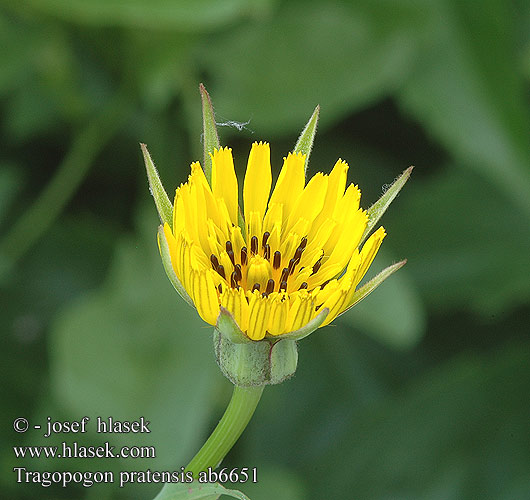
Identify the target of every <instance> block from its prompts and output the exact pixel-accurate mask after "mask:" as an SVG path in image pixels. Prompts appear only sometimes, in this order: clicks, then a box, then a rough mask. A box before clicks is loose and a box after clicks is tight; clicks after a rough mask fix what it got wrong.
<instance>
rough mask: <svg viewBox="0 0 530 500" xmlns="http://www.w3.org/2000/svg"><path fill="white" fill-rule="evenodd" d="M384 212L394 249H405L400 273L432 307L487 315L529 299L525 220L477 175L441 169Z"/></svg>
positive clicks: (529, 243) (528, 235) (529, 235)
mask: <svg viewBox="0 0 530 500" xmlns="http://www.w3.org/2000/svg"><path fill="white" fill-rule="evenodd" d="M400 214H406V217H402V216H401V215H400ZM387 217H388V219H389V222H388V227H392V243H393V247H394V250H396V251H398V253H399V255H401V252H407V258H408V259H409V260H408V263H407V266H406V269H407V271H408V272H410V273H411V275H412V276H413V277H414V280H415V283H416V284H417V285H418V287H419V288H420V290H421V292H422V294H423V296H424V297H425V298H426V299H427V300H428V301H429V303H430V304H431V305H432V307H434V308H436V310H437V311H440V310H441V309H442V308H446V307H452V308H455V307H459V308H472V309H473V310H475V311H476V312H478V313H481V314H483V315H484V316H486V317H489V316H491V315H494V314H499V313H507V312H508V311H510V310H512V309H514V308H516V307H517V306H518V305H521V304H526V303H528V301H529V300H530V280H529V279H528V276H530V260H529V259H528V248H530V232H529V231H528V220H527V219H526V217H525V215H524V214H523V213H521V211H520V210H518V207H517V206H515V205H514V202H513V200H511V199H508V198H506V197H504V196H503V195H502V194H501V193H499V192H498V191H497V190H496V189H495V187H494V186H492V185H491V184H489V183H487V182H486V181H485V180H484V179H483V178H481V177H479V176H478V175H477V174H476V173H473V172H469V171H464V170H459V169H457V168H448V169H447V170H446V171H445V172H443V173H440V174H439V175H437V176H435V177H432V178H431V179H429V180H427V181H421V180H418V181H416V182H415V184H414V189H411V190H410V191H409V192H408V193H407V196H402V197H401V199H400V210H399V213H392V212H391V213H389V214H388V215H387ZM411 237H413V239H414V244H413V245H411V244H410V239H411Z"/></svg>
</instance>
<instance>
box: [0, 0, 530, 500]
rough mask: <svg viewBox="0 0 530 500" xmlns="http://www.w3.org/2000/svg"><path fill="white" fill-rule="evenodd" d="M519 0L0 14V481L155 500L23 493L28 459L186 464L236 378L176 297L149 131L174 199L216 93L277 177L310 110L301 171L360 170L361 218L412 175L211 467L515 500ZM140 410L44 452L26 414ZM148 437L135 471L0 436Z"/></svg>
mask: <svg viewBox="0 0 530 500" xmlns="http://www.w3.org/2000/svg"><path fill="white" fill-rule="evenodd" d="M529 6H530V4H529V3H528V2H525V1H522V0H520V1H501V0H485V1H483V2H474V1H472V0H469V1H458V0H432V1H428V0H426V1H419V0H417V1H416V0H404V1H390V0H360V1H356V2H351V3H350V2H346V1H331V2H317V1H302V0H299V1H291V2H285V1H284V2H281V1H272V0H256V1H251V2H249V1H244V0H200V1H197V0H195V1H193V0H184V1H180V2H178V1H174V2H172V1H169V0H151V1H150V2H147V1H141V0H130V1H120V0H27V1H15V0H13V1H8V0H3V1H2V2H0V39H1V42H2V45H1V46H2V51H1V64H0V112H1V123H0V126H1V137H2V139H1V149H0V224H1V225H0V231H1V234H0V294H1V295H0V300H1V304H2V305H1V307H0V325H1V342H2V349H1V356H2V361H1V367H2V383H1V385H0V387H1V389H0V390H1V394H2V408H3V411H2V412H1V417H0V424H1V425H0V431H1V442H2V450H1V456H0V459H1V460H0V463H1V466H2V473H1V475H0V478H1V479H0V481H1V483H0V489H1V491H2V494H1V496H2V497H3V498H10V499H30V498H31V499H34V498H42V499H61V498H68V499H74V498H83V499H103V500H105V499H126V498H127V499H150V498H152V497H153V496H154V495H155V494H156V492H157V491H158V489H159V486H158V485H145V484H139V485H138V484H137V485H134V486H132V487H129V488H125V489H123V490H119V488H118V486H117V485H116V484H114V485H108V486H95V487H93V488H90V489H84V488H83V487H80V486H77V487H76V486H71V487H69V488H67V489H62V488H60V487H53V486H52V487H50V488H48V489H43V488H41V487H40V486H39V485H17V484H16V483H15V474H14V472H12V469H13V467H16V466H25V467H27V468H28V469H29V470H39V469H40V470H61V469H64V470H83V469H88V470H113V471H115V472H116V473H117V472H118V471H120V470H130V469H139V470H145V469H147V468H150V469H151V470H174V469H178V468H179V467H180V465H184V464H185V463H186V462H187V461H188V460H189V459H190V457H191V456H192V455H193V454H194V452H195V451H196V450H197V449H198V447H199V446H200V444H201V442H203V441H204V439H205V438H206V436H207V435H208V433H209V432H210V430H211V429H212V427H213V425H214V424H215V423H216V421H217V419H218V418H219V417H220V415H221V413H222V411H223V409H224V407H225V405H226V403H227V401H228V399H229V396H230V391H231V386H230V383H229V382H228V381H227V380H225V379H224V378H223V376H222V375H221V373H220V372H219V370H218V368H217V366H216V365H215V360H214V356H213V350H212V347H211V330H210V327H206V326H205V325H204V323H202V322H201V321H200V319H199V317H198V316H197V314H196V313H195V312H194V311H193V310H192V309H191V308H189V307H188V306H187V305H186V304H185V303H184V302H183V301H182V300H181V299H180V298H179V297H178V295H177V294H176V293H175V292H174V291H173V290H172V287H171V285H170V283H169V281H168V280H167V278H166V277H165V275H164V272H163V268H162V265H161V262H160V259H159V256H158V253H157V248H156V240H155V232H156V227H157V224H158V218H157V215H156V211H155V209H154V204H153V202H152V199H151V198H150V196H149V192H148V186H147V181H146V176H145V171H144V167H143V163H142V160H141V154H140V149H139V146H138V143H139V142H146V143H147V144H148V146H149V149H150V152H151V154H152V156H153V158H154V160H155V162H156V164H157V166H158V168H159V170H160V173H161V176H162V178H163V179H164V182H165V185H166V188H167V189H168V191H169V192H173V190H174V188H175V187H176V186H177V185H179V184H180V183H181V182H184V181H185V180H186V177H187V174H188V171H189V164H190V163H191V161H193V160H196V159H200V158H201V149H202V145H201V114H200V98H199V92H198V84H199V82H204V84H205V85H206V87H207V89H208V90H209V92H210V94H211V96H212V99H213V101H214V105H215V110H216V117H217V120H218V121H219V122H225V123H226V122H230V121H237V122H247V121H248V124H247V125H246V126H245V127H244V129H243V130H238V128H237V127H233V126H232V127H230V126H222V127H220V128H219V131H220V135H221V142H222V143H223V144H225V145H230V146H231V147H232V148H233V150H234V154H235V158H236V166H237V168H238V171H239V173H240V175H241V174H242V172H243V168H244V165H245V162H246V157H247V155H248V151H249V150H250V146H251V143H252V141H254V140H267V141H269V142H270V143H271V148H272V157H273V162H274V166H273V169H274V173H275V175H277V172H278V170H279V168H280V165H281V158H282V156H284V155H285V154H286V153H287V152H288V151H289V150H291V149H292V147H293V145H294V143H295V141H296V138H297V135H298V133H299V132H300V130H301V129H302V127H303V126H304V124H305V123H306V121H307V119H308V118H309V116H310V115H311V113H312V111H313V109H314V107H315V105H316V104H320V105H321V121H320V126H319V133H318V135H317V139H316V142H315V147H314V150H313V154H312V157H311V162H310V170H311V171H312V172H315V171H317V170H322V171H324V172H328V171H329V170H330V169H331V167H332V166H333V164H334V162H335V161H336V159H337V158H338V157H341V158H344V159H345V160H347V161H348V162H349V164H350V173H349V180H350V181H351V182H354V183H357V184H359V186H360V187H361V189H362V192H363V198H362V204H363V206H364V207H368V206H369V205H370V204H371V203H372V202H373V201H375V200H376V199H377V197H378V196H379V195H380V193H381V191H382V189H384V187H383V186H384V185H385V184H388V183H389V182H391V181H392V180H393V179H394V178H395V177H396V176H397V175H398V174H399V173H400V172H402V171H403V170H404V169H405V168H407V167H408V166H409V165H410V164H414V165H415V166H416V169H415V170H414V173H413V176H412V178H411V180H410V181H409V183H408V184H407V186H406V187H405V189H404V190H403V191H402V193H401V194H400V196H399V197H398V198H397V200H396V201H395V202H394V203H393V205H392V206H391V208H390V210H389V212H388V213H387V214H386V215H385V216H384V218H383V220H382V222H383V224H384V225H385V227H386V229H387V232H388V237H387V239H386V240H385V242H384V245H383V249H382V251H381V255H380V256H378V258H377V260H376V261H375V263H374V265H373V266H372V268H371V270H370V271H369V276H373V275H374V273H375V272H377V271H378V270H380V269H382V268H383V266H385V265H386V264H388V263H390V262H392V261H396V260H399V259H402V258H408V259H409V262H408V264H407V265H406V266H405V268H404V269H402V270H401V271H399V273H398V274H396V275H395V276H393V277H392V278H390V279H389V281H388V282H387V283H385V285H384V286H382V287H381V288H380V289H379V290H378V291H377V292H375V293H374V294H373V295H371V296H370V297H369V298H368V299H367V300H366V301H365V302H363V303H362V304H360V305H359V306H358V307H356V308H355V309H354V310H353V311H351V312H350V313H348V314H346V315H344V316H343V317H341V318H340V319H339V320H337V321H335V324H334V325H333V326H329V327H327V328H325V329H323V330H320V331H318V332H316V333H315V334H313V335H312V336H311V337H309V338H308V339H306V340H304V341H303V342H301V345H300V350H299V354H300V359H299V369H298V371H297V374H296V376H295V377H294V378H293V379H291V380H289V381H287V382H285V383H284V384H282V385H280V386H275V387H270V388H267V389H266V390H265V393H264V396H263V398H262V401H261V403H260V406H259V407H258V410H257V412H256V414H255V417H254V419H253V421H252V422H251V424H250V426H249V428H248V429H247V431H246V432H245V434H244V436H243V438H242V439H241V440H240V441H239V443H238V444H237V445H236V447H235V448H234V449H233V451H232V452H231V453H230V455H229V456H228V457H227V459H226V461H225V464H226V465H227V466H230V467H236V466H239V467H243V466H247V467H258V477H259V483H258V484H257V485H250V484H247V485H242V486H241V487H240V489H241V490H243V491H244V492H245V493H246V494H248V495H249V496H250V498H251V499H252V500H260V499H270V498H274V499H278V500H284V499H292V500H298V499H324V498H325V499H327V498H333V499H335V498H341V499H342V498H352V499H356V500H401V499H403V500H405V499H428V500H436V499H440V500H451V499H459V500H460V499H479V498H480V499H481V500H484V499H495V500H520V499H523V498H529V497H530V431H529V401H528V399H529V398H528V395H529V392H530V349H529V348H530V339H529V335H528V333H529V326H528V324H529V318H530V259H529V249H530V231H529V227H530V147H529V137H530V134H529V132H530V127H529V106H528V96H529V93H528V90H529V85H528V84H529V77H530V35H529V34H530V8H529ZM84 415H88V416H91V417H92V418H93V419H94V418H95V416H97V415H101V416H104V417H106V416H108V415H112V416H114V417H115V418H118V419H122V420H130V419H136V418H138V417H139V416H144V417H146V418H147V419H148V420H150V421H151V429H152V433H151V434H150V435H144V436H141V435H135V436H131V435H122V436H118V435H116V436H109V435H107V436H106V437H105V436H101V435H97V434H96V433H95V432H93V430H94V426H91V427H90V429H91V432H90V433H89V434H87V435H85V436H79V435H76V436H71V435H69V436H68V435H66V436H62V437H61V436H59V437H55V438H50V439H48V440H46V439H44V438H42V437H40V436H39V433H38V432H37V431H35V430H30V431H28V432H27V433H26V434H21V435H19V434H16V433H15V432H14V431H13V429H12V425H13V420H14V419H15V418H16V417H21V416H23V417H27V418H28V419H29V420H30V423H32V424H37V423H40V424H44V423H45V418H46V416H51V417H52V418H54V419H59V420H60V419H62V420H73V419H75V420H77V419H80V418H82V417H83V416H84ZM63 439H66V441H67V442H70V441H73V440H75V439H76V440H78V441H80V442H82V443H84V444H86V445H98V444H101V443H102V442H104V441H105V440H109V441H111V443H112V444H115V445H116V446H121V445H133V444H137V445H140V444H149V445H151V444H152V445H156V447H157V458H156V459H150V460H123V461H116V460H114V461H111V460H108V461H102V460H79V459H78V460H70V461H68V460H55V461H54V460H44V459H41V460H33V461H32V460H29V459H25V460H22V459H15V458H14V455H13V450H12V446H13V445H14V444H30V445H37V444H58V443H60V441H62V440H63Z"/></svg>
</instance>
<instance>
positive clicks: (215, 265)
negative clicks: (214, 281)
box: [210, 253, 219, 271]
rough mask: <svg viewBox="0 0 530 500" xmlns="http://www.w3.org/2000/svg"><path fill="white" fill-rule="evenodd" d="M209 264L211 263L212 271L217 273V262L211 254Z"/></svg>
mask: <svg viewBox="0 0 530 500" xmlns="http://www.w3.org/2000/svg"><path fill="white" fill-rule="evenodd" d="M210 262H211V263H212V267H213V270H214V271H217V268H218V267H219V261H218V260H217V257H216V256H215V255H214V254H213V253H212V255H210Z"/></svg>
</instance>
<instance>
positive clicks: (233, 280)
mask: <svg viewBox="0 0 530 500" xmlns="http://www.w3.org/2000/svg"><path fill="white" fill-rule="evenodd" d="M230 286H231V287H232V288H237V287H238V285H237V279H236V272H235V271H234V272H233V273H232V274H231V275H230Z"/></svg>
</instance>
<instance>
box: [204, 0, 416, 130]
mask: <svg viewBox="0 0 530 500" xmlns="http://www.w3.org/2000/svg"><path fill="white" fill-rule="evenodd" d="M418 15H419V9H418V7H417V6H415V5H414V4H410V3H404V2H403V3H397V2H385V1H376V2H373V1H368V0H364V1H361V2H355V3H354V4H353V3H346V2H285V3H284V4H282V5H281V7H280V8H279V9H278V11H277V14H276V15H275V16H274V17H273V18H270V19H267V20H264V21H260V22H259V23H257V22H248V23H246V24H245V25H242V26H239V27H237V28H235V29H232V30H230V31H226V32H224V33H222V34H220V35H218V36H215V38H208V39H206V40H205V42H204V43H203V49H202V58H203V59H204V65H205V67H206V68H207V69H208V72H209V73H210V74H211V76H212V83H211V84H209V87H208V88H209V89H210V92H211V95H212V98H213V101H214V103H215V105H216V107H217V110H222V114H221V113H219V114H220V116H218V119H220V120H225V119H231V120H243V121H244V120H248V119H251V125H250V126H251V127H255V128H256V129H259V130H260V132H263V133H266V134H270V135H274V136H278V135H280V134H282V133H286V132H287V131H291V130H293V129H299V128H300V124H303V123H305V122H306V120H307V114H308V112H309V110H311V109H313V107H314V106H315V105H317V104H320V105H321V108H322V115H321V118H320V120H321V123H329V122H331V121H336V120H338V119H340V118H342V117H344V116H346V115H347V114H348V113H349V112H351V110H352V109H355V108H358V107H360V106H365V105H366V104H367V103H369V102H372V101H374V100H375V99H377V98H379V97H381V96H382V95H385V94H387V93H389V92H391V91H392V90H393V89H394V88H395V87H396V86H397V85H399V84H400V82H401V81H402V80H403V79H404V78H405V76H406V75H407V74H408V71H409V69H410V65H411V62H412V56H413V55H414V52H415V45H416V33H415V31H416V29H417V28H416V26H417V25H418V20H419V18H418ZM258 103H259V113H258V112H256V105H258Z"/></svg>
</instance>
